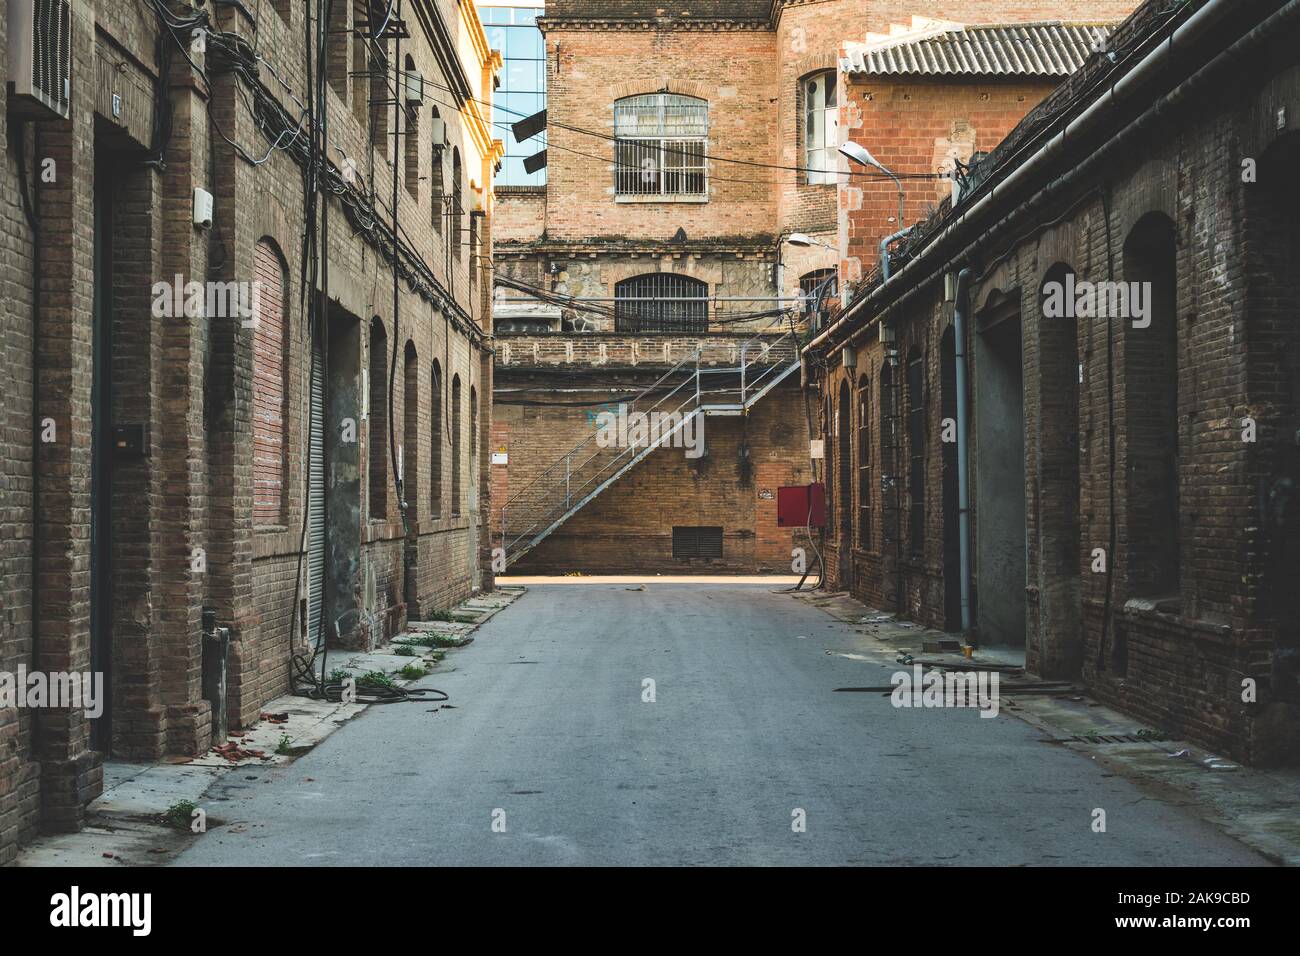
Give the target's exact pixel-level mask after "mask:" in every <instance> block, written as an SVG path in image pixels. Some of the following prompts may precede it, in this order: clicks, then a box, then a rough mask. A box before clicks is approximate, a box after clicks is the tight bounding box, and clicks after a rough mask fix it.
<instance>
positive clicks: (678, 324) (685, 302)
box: [614, 272, 709, 333]
mask: <svg viewBox="0 0 1300 956" xmlns="http://www.w3.org/2000/svg"><path fill="white" fill-rule="evenodd" d="M708 329H709V286H708V283H705V282H701V281H700V280H699V279H692V278H691V277H690V276H682V275H676V274H674V273H669V272H656V273H652V274H649V275H643V276H636V277H634V278H631V279H624V280H623V281H622V282H619V283H618V284H616V285H615V287H614V331H616V332H631V333H642V332H707V331H708Z"/></svg>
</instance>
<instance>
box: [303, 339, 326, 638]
mask: <svg viewBox="0 0 1300 956" xmlns="http://www.w3.org/2000/svg"><path fill="white" fill-rule="evenodd" d="M311 354H312V363H311V364H312V368H311V428H310V436H311V449H310V455H309V457H310V467H309V469H308V472H307V507H308V508H309V509H310V512H309V519H308V540H307V582H308V583H307V637H308V639H309V640H310V641H311V645H312V647H320V644H321V623H322V622H321V612H322V603H323V599H324V596H325V360H324V358H323V356H322V355H321V350H320V345H319V344H318V343H313V344H312V350H311Z"/></svg>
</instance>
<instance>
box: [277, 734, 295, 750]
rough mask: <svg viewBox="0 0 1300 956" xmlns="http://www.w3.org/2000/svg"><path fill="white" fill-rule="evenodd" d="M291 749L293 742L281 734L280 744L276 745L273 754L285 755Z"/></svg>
mask: <svg viewBox="0 0 1300 956" xmlns="http://www.w3.org/2000/svg"><path fill="white" fill-rule="evenodd" d="M292 749H293V740H292V739H290V737H289V735H288V734H281V735H280V742H279V743H278V744H277V745H276V747H275V752H276V753H278V754H287V753H288V752H289V751H290V750H292Z"/></svg>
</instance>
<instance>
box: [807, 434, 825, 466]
mask: <svg viewBox="0 0 1300 956" xmlns="http://www.w3.org/2000/svg"><path fill="white" fill-rule="evenodd" d="M808 457H809V458H811V459H812V460H813V461H824V460H825V458H826V442H825V441H824V440H823V439H821V438H814V439H813V440H812V441H811V442H809V443H808Z"/></svg>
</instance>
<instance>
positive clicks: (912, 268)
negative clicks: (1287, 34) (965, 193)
mask: <svg viewBox="0 0 1300 956" xmlns="http://www.w3.org/2000/svg"><path fill="white" fill-rule="evenodd" d="M1294 5H1295V4H1294V3H1290V4H1287V6H1286V7H1284V8H1283V9H1281V10H1279V11H1277V12H1275V13H1274V14H1273V15H1272V16H1271V17H1270V18H1269V20H1268V21H1266V23H1265V24H1261V25H1260V27H1257V28H1256V31H1252V35H1253V34H1254V33H1256V32H1258V31H1260V30H1263V29H1265V28H1266V27H1267V26H1268V25H1269V24H1276V23H1279V22H1280V21H1281V20H1282V18H1283V17H1285V16H1286V15H1287V14H1288V11H1290V10H1291V8H1292V7H1294ZM1233 8H1234V3H1233V0H1207V2H1206V4H1205V5H1204V6H1203V7H1201V8H1200V9H1199V10H1197V11H1196V12H1195V13H1193V14H1192V15H1191V16H1190V17H1188V18H1187V20H1186V22H1184V23H1183V24H1182V26H1180V27H1178V28H1177V29H1176V30H1174V31H1173V32H1172V33H1171V34H1170V35H1169V36H1168V38H1166V39H1165V40H1163V41H1161V42H1160V44H1159V45H1158V46H1157V47H1156V48H1155V49H1154V50H1152V51H1151V52H1150V53H1148V54H1147V55H1146V56H1145V57H1143V58H1142V60H1141V61H1139V62H1138V64H1137V65H1136V66H1135V67H1134V68H1133V69H1131V70H1129V71H1128V72H1127V73H1125V74H1124V76H1122V77H1120V79H1119V80H1118V81H1116V82H1115V83H1113V84H1112V85H1111V86H1110V87H1109V88H1108V89H1107V90H1106V91H1105V92H1104V93H1102V94H1101V95H1100V96H1098V97H1097V99H1095V100H1094V101H1093V102H1092V103H1091V105H1089V106H1088V108H1087V109H1085V110H1084V111H1083V112H1082V113H1080V114H1079V115H1078V116H1077V117H1075V118H1074V119H1073V120H1071V121H1070V122H1069V123H1068V124H1066V126H1065V128H1064V129H1062V130H1061V131H1060V132H1059V133H1057V134H1056V135H1055V136H1053V137H1051V138H1050V139H1048V140H1047V141H1046V142H1045V143H1043V144H1042V145H1041V146H1040V147H1039V148H1038V149H1037V151H1035V152H1034V153H1033V154H1032V155H1031V156H1030V157H1029V158H1028V159H1027V160H1025V162H1023V163H1021V164H1020V165H1019V166H1017V167H1016V168H1015V169H1014V170H1012V171H1011V173H1010V174H1009V175H1008V176H1007V177H1006V178H1005V179H1003V180H1001V181H999V182H997V183H996V184H995V185H994V186H993V187H992V188H990V189H989V191H988V192H986V193H985V194H984V195H983V196H981V197H980V198H979V199H978V200H977V201H975V202H974V203H972V204H971V206H970V208H968V209H965V210H962V212H961V214H960V215H959V216H958V217H957V219H956V220H955V221H954V222H952V223H950V224H949V225H948V226H947V227H945V228H944V229H943V230H942V231H941V232H939V233H938V234H937V235H935V236H932V237H931V238H930V239H929V240H928V241H927V242H926V248H927V249H928V248H931V247H934V246H936V245H938V244H941V243H944V242H946V241H947V240H949V239H950V238H952V237H953V236H954V235H955V234H956V233H958V232H960V231H963V230H964V229H965V228H967V226H968V223H969V222H970V221H971V220H973V219H975V218H977V217H978V216H980V215H982V214H983V213H984V212H985V211H987V210H990V209H992V208H995V206H994V204H995V203H996V202H998V201H999V200H1001V199H1002V197H1003V196H1004V195H1005V194H1006V193H1007V192H1008V191H1009V190H1014V189H1018V188H1019V187H1020V186H1021V185H1022V184H1024V183H1025V182H1027V181H1028V179H1029V177H1030V176H1032V175H1033V174H1035V173H1036V172H1037V171H1038V169H1039V167H1040V166H1042V165H1043V164H1044V163H1046V162H1048V161H1050V160H1053V159H1055V158H1056V156H1057V154H1058V153H1063V152H1064V151H1065V150H1066V145H1067V143H1068V144H1069V145H1070V146H1071V147H1074V146H1075V145H1076V143H1077V141H1078V140H1079V139H1080V138H1081V137H1083V136H1085V135H1087V134H1089V133H1091V132H1093V131H1094V128H1095V127H1097V126H1099V125H1100V124H1101V123H1103V122H1104V121H1105V120H1106V119H1107V118H1108V117H1109V116H1110V115H1111V112H1112V111H1113V110H1114V108H1115V107H1116V106H1117V105H1118V104H1119V103H1120V102H1122V101H1123V100H1125V98H1126V97H1128V96H1130V95H1131V94H1132V93H1133V92H1134V88H1135V87H1136V86H1139V85H1141V84H1143V83H1145V82H1147V81H1148V80H1149V79H1151V77H1152V76H1153V75H1154V74H1155V73H1156V72H1158V71H1159V70H1160V69H1161V68H1163V67H1164V66H1166V65H1167V64H1168V62H1169V61H1170V60H1172V59H1173V57H1174V54H1175V53H1176V52H1180V51H1182V50H1183V49H1184V48H1185V47H1186V46H1187V44H1189V43H1192V42H1195V41H1196V40H1199V39H1201V38H1202V37H1203V36H1204V35H1206V34H1208V33H1209V32H1210V31H1211V30H1212V29H1214V28H1215V27H1216V26H1218V25H1219V22H1220V21H1221V20H1223V19H1225V18H1226V17H1227V16H1228V15H1229V14H1231V13H1232V12H1233ZM1078 152H1079V153H1080V155H1081V156H1085V157H1086V156H1089V155H1091V154H1090V153H1089V152H1088V151H1087V150H1085V149H1083V148H1082V146H1080V147H1079V149H1078ZM925 259H926V255H925V249H922V250H919V251H918V252H917V254H916V255H914V256H913V257H912V258H911V259H909V260H908V262H907V264H906V265H904V266H903V268H902V269H901V270H899V271H898V272H897V273H894V274H893V275H892V276H891V277H890V279H889V281H888V282H882V283H881V284H880V285H877V286H876V287H875V288H874V289H873V290H872V291H871V292H870V293H869V294H868V295H867V297H866V298H864V299H863V300H862V301H861V302H860V303H858V304H856V305H855V306H853V307H850V309H849V310H848V312H847V313H846V314H845V315H844V316H843V317H842V318H841V319H840V320H839V321H838V322H836V323H835V324H834V325H832V326H831V327H830V328H828V329H827V330H826V331H825V332H823V333H822V334H821V335H819V336H817V337H816V338H815V339H813V341H811V342H809V343H808V345H806V346H805V347H804V349H805V351H807V350H811V349H817V348H819V347H821V346H822V345H823V344H825V343H826V342H827V341H829V340H830V339H831V338H833V337H834V336H835V335H836V333H838V332H839V331H840V330H841V329H842V328H846V327H847V326H848V325H849V324H851V323H852V322H853V321H854V318H855V316H856V315H858V314H862V313H867V314H870V311H871V309H872V307H873V304H874V303H877V302H878V301H879V300H880V299H882V298H883V297H884V293H885V291H886V288H887V286H889V283H890V282H892V283H894V284H895V287H896V288H901V287H903V285H904V284H905V283H904V277H907V278H913V277H915V276H916V275H917V274H918V273H919V272H920V268H919V263H921V262H923V261H924V260H925ZM888 291H890V292H892V291H893V288H890V289H889V290H888Z"/></svg>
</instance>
